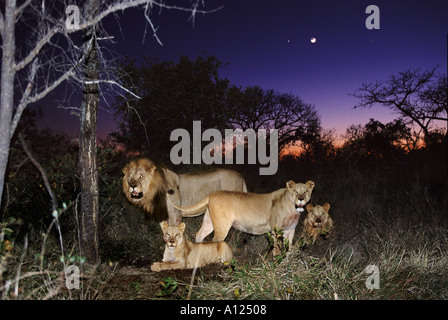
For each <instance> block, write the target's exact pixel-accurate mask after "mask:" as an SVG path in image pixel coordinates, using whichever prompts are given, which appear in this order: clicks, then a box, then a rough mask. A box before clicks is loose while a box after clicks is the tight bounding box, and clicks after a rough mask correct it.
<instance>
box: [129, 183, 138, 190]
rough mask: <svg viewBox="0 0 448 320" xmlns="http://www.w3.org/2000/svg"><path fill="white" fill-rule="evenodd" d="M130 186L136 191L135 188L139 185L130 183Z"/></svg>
mask: <svg viewBox="0 0 448 320" xmlns="http://www.w3.org/2000/svg"><path fill="white" fill-rule="evenodd" d="M129 186H130V187H131V188H132V189H134V188H135V187H136V186H137V184H136V183H135V182H130V183H129Z"/></svg>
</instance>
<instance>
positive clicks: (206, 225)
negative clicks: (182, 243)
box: [196, 209, 213, 242]
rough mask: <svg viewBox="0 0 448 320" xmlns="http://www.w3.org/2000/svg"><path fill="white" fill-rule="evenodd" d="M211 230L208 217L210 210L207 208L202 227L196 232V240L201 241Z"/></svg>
mask: <svg viewBox="0 0 448 320" xmlns="http://www.w3.org/2000/svg"><path fill="white" fill-rule="evenodd" d="M212 231H213V223H212V219H211V218H210V212H209V210H208V209H207V210H206V211H205V214H204V220H203V221H202V227H201V229H199V231H198V232H197V233H196V242H202V241H203V240H204V238H205V237H206V236H208V235H209V234H210V233H212Z"/></svg>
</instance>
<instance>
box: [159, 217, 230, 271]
mask: <svg viewBox="0 0 448 320" xmlns="http://www.w3.org/2000/svg"><path fill="white" fill-rule="evenodd" d="M160 226H161V228H162V231H163V240H165V243H166V246H165V253H164V254H163V259H162V262H154V263H153V264H152V265H151V270H152V271H162V270H171V269H192V268H200V267H202V266H205V265H207V264H210V263H218V262H221V263H230V261H231V260H232V258H233V253H232V249H231V248H230V246H229V245H228V244H227V243H225V242H224V241H222V242H202V243H193V242H191V241H189V240H188V239H186V238H185V237H184V230H185V223H183V222H182V223H180V224H179V225H178V226H172V225H169V224H168V221H162V222H161V223H160Z"/></svg>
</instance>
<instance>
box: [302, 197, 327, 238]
mask: <svg viewBox="0 0 448 320" xmlns="http://www.w3.org/2000/svg"><path fill="white" fill-rule="evenodd" d="M306 209H307V211H308V216H307V217H306V219H305V221H304V222H303V225H304V235H305V236H306V237H308V238H312V239H313V241H314V240H316V238H317V237H319V236H323V237H324V239H325V238H326V237H328V235H329V233H330V231H331V229H332V228H333V220H332V219H331V218H330V215H329V214H328V211H329V210H330V204H328V203H326V204H324V205H323V206H319V205H316V206H313V205H312V204H308V205H307V206H306Z"/></svg>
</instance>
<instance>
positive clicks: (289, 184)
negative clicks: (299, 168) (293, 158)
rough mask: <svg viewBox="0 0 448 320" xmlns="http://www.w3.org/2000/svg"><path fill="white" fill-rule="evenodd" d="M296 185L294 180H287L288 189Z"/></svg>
mask: <svg viewBox="0 0 448 320" xmlns="http://www.w3.org/2000/svg"><path fill="white" fill-rule="evenodd" d="M295 185H296V183H295V182H294V181H292V180H289V181H288V182H286V187H287V188H288V189H292V188H294V186H295Z"/></svg>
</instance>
